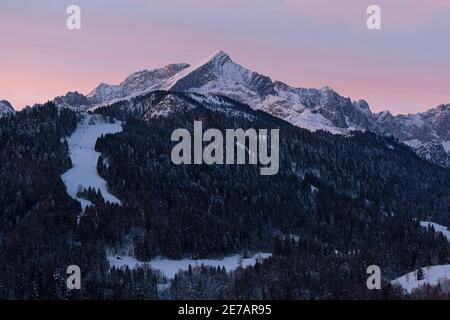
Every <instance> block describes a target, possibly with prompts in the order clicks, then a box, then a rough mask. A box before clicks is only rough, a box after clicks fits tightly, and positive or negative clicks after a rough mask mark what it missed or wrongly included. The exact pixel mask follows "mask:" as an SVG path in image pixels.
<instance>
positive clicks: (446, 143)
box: [442, 140, 450, 153]
mask: <svg viewBox="0 0 450 320" xmlns="http://www.w3.org/2000/svg"><path fill="white" fill-rule="evenodd" d="M442 146H443V147H444V150H445V152H447V153H450V140H449V141H444V142H442Z"/></svg>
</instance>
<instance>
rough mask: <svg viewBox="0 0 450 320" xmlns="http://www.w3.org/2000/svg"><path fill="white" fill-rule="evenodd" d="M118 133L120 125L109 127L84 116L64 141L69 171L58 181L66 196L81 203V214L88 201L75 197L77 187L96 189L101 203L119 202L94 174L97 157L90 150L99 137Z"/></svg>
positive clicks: (98, 117) (96, 117)
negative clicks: (61, 182)
mask: <svg viewBox="0 0 450 320" xmlns="http://www.w3.org/2000/svg"><path fill="white" fill-rule="evenodd" d="M121 131H122V123H121V122H120V121H116V122H114V123H109V122H108V121H107V120H106V119H105V118H104V117H103V116H101V115H85V117H84V118H83V119H82V120H81V122H80V123H79V125H78V128H77V129H76V130H75V132H74V133H73V134H72V135H71V136H70V137H69V138H68V139H67V142H68V145H69V154H70V159H71V160H72V165H73V166H72V168H71V169H70V170H68V171H66V172H65V173H64V174H63V175H62V176H61V178H62V180H63V182H64V184H65V185H66V188H67V193H68V194H69V195H70V196H71V197H72V198H74V199H76V200H78V201H79V202H80V203H81V206H82V208H83V211H84V210H85V209H86V207H87V206H88V205H90V204H91V203H90V201H88V200H85V199H81V198H79V197H77V190H78V186H79V185H81V186H83V187H84V188H88V187H92V188H95V189H100V191H101V193H102V195H103V198H104V199H105V201H109V202H111V203H118V204H121V202H120V200H119V199H117V198H116V197H115V196H114V195H112V194H111V193H109V192H108V188H107V186H106V181H105V180H103V179H102V178H101V177H100V176H99V175H98V173H97V161H98V157H99V156H100V153H98V152H96V151H95V150H94V148H95V143H96V141H97V139H98V138H99V137H100V136H101V135H102V134H103V135H104V134H107V133H117V132H121Z"/></svg>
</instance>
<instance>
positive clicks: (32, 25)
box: [0, 0, 450, 113]
mask: <svg viewBox="0 0 450 320" xmlns="http://www.w3.org/2000/svg"><path fill="white" fill-rule="evenodd" d="M69 4H78V5H79V6H80V7H81V9H82V29H81V30H80V31H69V30H67V29H66V27H65V20H66V17H67V15H66V13H65V10H66V7H67V6H68V5H69ZM369 4H378V5H380V7H381V9H382V27H383V29H382V30H380V31H369V30H367V28H366V26H365V20H366V17H367V15H366V13H365V11H366V8H367V6H368V5H369ZM0 39H1V42H0V70H1V71H0V72H1V77H0V99H7V100H9V101H10V102H11V103H12V104H13V105H14V106H15V107H16V109H21V108H22V107H24V106H25V105H27V104H34V103H37V102H44V101H46V100H49V99H52V98H54V97H55V96H57V95H62V94H65V93H66V92H67V91H70V90H78V91H80V92H82V93H89V92H90V91H91V90H92V89H93V88H94V87H95V86H96V85H97V84H98V83H100V82H107V83H119V82H120V81H122V80H123V79H124V78H125V77H126V76H127V75H128V74H129V73H131V72H134V71H138V70H141V69H149V68H155V67H161V66H164V65H167V64H169V63H173V62H188V63H195V62H197V61H199V60H201V59H202V58H204V57H205V56H207V55H209V54H210V53H211V52H213V51H216V50H217V49H222V50H224V51H226V52H228V53H229V54H230V55H231V57H232V58H233V60H234V61H235V62H237V63H240V64H241V65H243V66H245V67H247V68H249V69H252V70H255V71H258V72H260V73H263V74H266V75H268V76H270V77H271V78H272V79H274V80H280V81H283V82H286V83H288V84H290V85H293V86H298V87H322V86H325V85H329V86H331V87H333V88H334V89H335V90H337V91H338V92H339V93H341V94H342V95H344V96H349V97H351V98H353V99H360V98H362V99H366V100H367V101H368V102H369V104H370V105H371V108H372V110H373V111H380V110H385V109H389V110H391V111H392V112H393V113H410V112H411V113H412V112H418V111H424V110H427V109H429V108H431V107H434V106H437V105H439V104H441V103H450V59H449V57H450V42H449V41H448V39H450V1H444V0H433V1H429V0H428V1H427V0H395V1H392V0H389V1H386V0H378V1H377V0H372V1H366V0H342V1H326V0H305V1H301V0H239V1H238V0H227V1H226V0H208V1H206V0H151V1H150V0H148V1H144V0H129V1H119V0H108V1H107V0H97V1H95V0H94V1H87V0H72V1H66V0H58V1H51V0H41V1H32V0H14V1H13V0H2V4H1V6H0Z"/></svg>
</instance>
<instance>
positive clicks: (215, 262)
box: [108, 253, 271, 279]
mask: <svg viewBox="0 0 450 320" xmlns="http://www.w3.org/2000/svg"><path fill="white" fill-rule="evenodd" d="M270 256H271V254H270V253H258V254H256V255H254V256H253V257H251V258H245V259H242V267H248V266H253V265H255V263H256V261H258V260H261V259H266V258H268V257H270ZM108 261H109V265H110V267H111V268H112V267H116V268H122V267H126V266H128V268H130V269H133V268H135V267H136V266H142V265H145V264H147V265H148V266H150V267H152V268H153V269H156V270H160V271H161V272H162V273H163V274H164V276H165V277H167V278H169V279H173V278H174V277H175V274H176V273H177V272H178V271H180V270H187V269H188V268H189V265H191V266H192V267H195V266H201V265H202V264H203V265H205V266H212V267H225V269H226V270H227V271H233V270H236V269H237V267H238V266H239V255H234V256H230V257H225V258H223V259H221V260H219V259H200V260H193V259H183V260H171V259H163V258H157V259H153V260H151V261H149V262H142V261H138V260H136V259H135V258H133V257H128V256H110V257H108Z"/></svg>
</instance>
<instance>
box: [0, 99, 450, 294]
mask: <svg viewBox="0 0 450 320" xmlns="http://www.w3.org/2000/svg"><path fill="white" fill-rule="evenodd" d="M169 95H173V96H174V99H175V98H176V99H177V101H182V102H183V103H186V104H190V105H192V106H194V107H192V108H177V107H176V106H174V108H173V110H172V112H171V113H169V114H168V115H166V116H164V117H150V116H148V115H147V113H146V111H148V110H146V109H145V108H141V109H133V110H131V109H126V108H124V107H123V105H121V104H120V103H117V104H113V105H111V106H106V107H102V108H99V109H97V110H96V111H95V112H96V113H97V114H102V115H104V116H105V117H109V118H110V119H111V120H112V119H118V120H122V121H123V131H122V132H120V133H116V134H107V135H104V136H102V137H100V138H99V139H98V140H97V142H96V146H95V149H96V150H97V151H98V152H99V153H100V154H101V156H100V158H99V161H98V163H97V171H98V173H99V174H100V176H102V177H103V178H104V179H105V180H106V181H107V183H108V190H109V191H110V192H111V193H112V194H114V195H116V196H117V197H118V198H119V199H121V202H122V205H118V204H111V203H109V202H107V201H105V200H104V198H103V197H102V194H101V192H99V191H98V190H92V189H83V190H80V191H79V196H80V197H82V198H85V199H88V200H89V201H90V202H91V203H92V205H91V206H88V207H87V208H86V210H85V212H84V213H83V214H82V215H81V216H80V212H81V206H80V203H79V202H78V201H76V200H74V199H73V198H71V197H70V196H69V195H68V194H67V192H66V188H65V185H64V183H63V182H62V180H61V174H63V173H64V172H65V171H66V170H68V169H69V168H70V167H71V166H72V163H71V160H70V157H69V151H68V145H67V140H66V138H67V137H68V136H69V135H70V134H71V133H72V132H73V131H74V130H75V129H76V127H77V123H78V122H79V120H80V118H81V117H82V115H81V114H80V113H78V112H74V111H71V110H70V109H63V108H57V107H56V106H55V105H54V104H53V103H47V104H45V105H43V106H39V107H34V108H27V109H25V110H23V111H21V112H18V113H17V114H16V115H15V116H10V117H5V118H3V119H0V143H1V144H0V145H1V148H0V208H1V211H0V299H407V298H421V297H422V298H423V297H424V296H425V297H428V296H433V297H435V298H445V297H446V296H445V294H444V293H441V292H439V289H430V288H428V289H426V290H424V292H416V293H415V294H414V295H407V294H406V293H405V292H403V291H402V290H401V288H400V287H397V286H394V285H392V284H390V280H392V279H395V278H397V277H399V276H401V275H404V274H406V273H408V272H411V271H413V270H416V269H418V268H420V267H422V266H429V265H437V264H446V263H449V257H450V244H449V243H448V242H447V239H446V238H445V237H444V236H443V235H442V234H441V233H437V232H435V230H434V229H433V228H428V229H427V228H423V227H421V226H420V224H419V221H423V220H427V221H434V222H437V223H440V224H442V225H449V224H450V218H449V214H448V213H449V212H450V170H448V169H446V168H443V167H439V166H437V165H434V164H432V163H430V162H427V161H425V160H423V159H421V158H419V157H418V156H417V155H416V154H415V153H414V152H413V151H412V150H411V149H410V148H409V147H407V146H406V145H403V144H401V143H399V142H398V141H396V140H395V139H394V138H392V137H385V136H380V135H376V134H374V133H371V132H368V131H367V132H354V133H352V134H351V135H350V136H348V137H347V136H341V135H333V134H330V133H327V132H324V131H317V132H310V131H307V130H304V129H301V128H298V127H294V126H292V125H290V124H289V123H287V122H284V121H283V120H280V119H278V118H275V117H273V116H270V115H268V114H266V113H264V112H261V111H254V110H251V109H250V108H249V107H247V106H246V105H243V104H240V103H237V102H234V101H232V100H229V101H228V107H227V108H228V109H227V110H226V111H225V112H224V110H217V108H216V106H214V105H211V104H208V102H203V103H201V102H198V101H194V100H192V99H191V98H189V97H188V96H185V95H183V94H181V93H168V92H156V93H151V94H149V95H146V96H142V97H140V98H139V99H142V103H143V104H145V105H146V106H147V107H148V108H150V109H151V108H152V106H154V105H156V104H155V103H152V102H149V101H153V100H161V99H163V98H166V97H167V96H169ZM196 120H201V121H202V122H203V126H204V130H206V129H207V128H217V129H219V130H223V131H224V130H225V129H229V128H243V129H244V130H245V129H248V128H255V129H258V128H279V129H280V166H279V172H278V174H276V175H273V176H262V175H260V171H259V167H258V166H257V165H210V166H209V165H175V164H173V163H172V161H171V158H170V154H171V150H172V147H173V146H174V142H172V141H171V139H170V138H171V134H172V132H173V131H174V130H175V129H177V128H187V129H189V130H190V131H192V130H193V129H192V127H193V123H194V121H196ZM131 249H132V251H133V254H134V257H135V258H136V259H137V260H139V261H149V260H151V259H153V258H155V257H167V258H171V259H181V258H193V259H199V258H220V257H224V256H228V255H232V254H236V253H239V254H242V255H243V256H248V255H251V254H252V253H255V252H271V253H272V256H271V257H270V258H267V259H264V260H261V261H258V262H257V263H256V264H255V265H254V266H249V267H245V268H244V267H239V268H237V269H236V270H235V271H230V270H226V269H225V268H214V267H208V266H197V267H190V268H189V269H188V270H186V271H180V272H179V273H177V274H176V276H175V278H174V279H173V280H171V281H169V280H167V279H165V278H164V276H163V275H162V274H161V273H160V272H158V271H157V270H153V269H151V268H148V267H146V266H141V267H136V268H134V269H132V270H131V269H129V268H121V269H117V268H110V266H109V264H108V260H107V256H108V255H109V254H110V253H111V252H113V253H120V252H125V251H130V250H131ZM72 264H76V265H79V266H80V268H81V270H82V271H83V273H82V274H83V277H82V281H83V285H82V288H81V290H69V289H68V288H67V286H66V278H67V274H66V268H67V266H68V265H72ZM370 265H378V266H380V268H381V270H382V277H383V280H382V289H381V290H368V288H367V287H366V280H367V277H368V275H367V273H366V269H367V267H368V266H370ZM167 283H169V285H168V286H165V287H164V288H162V287H163V286H162V284H167Z"/></svg>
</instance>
